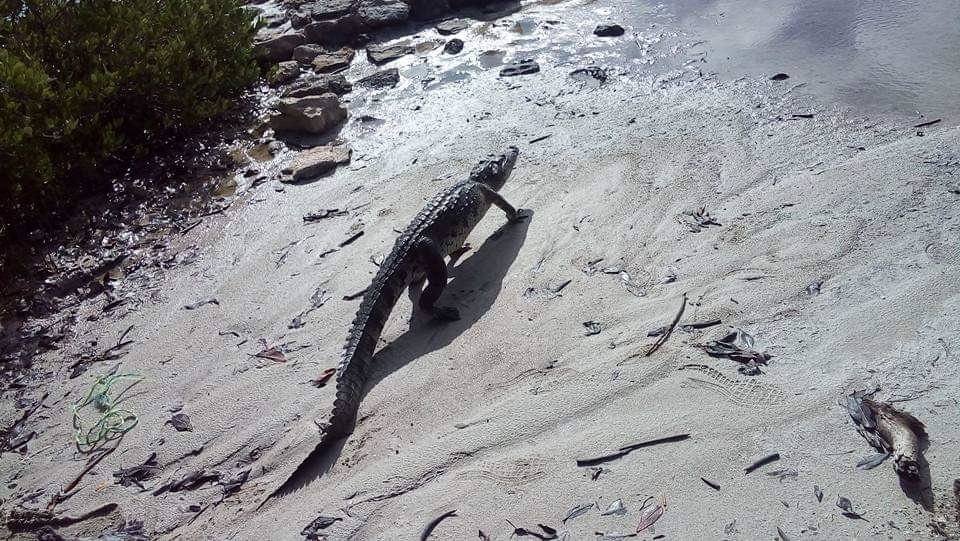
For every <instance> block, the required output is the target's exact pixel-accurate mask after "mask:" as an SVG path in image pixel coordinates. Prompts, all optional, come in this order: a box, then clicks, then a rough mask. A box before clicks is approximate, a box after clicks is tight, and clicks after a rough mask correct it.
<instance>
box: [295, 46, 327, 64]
mask: <svg viewBox="0 0 960 541" xmlns="http://www.w3.org/2000/svg"><path fill="white" fill-rule="evenodd" d="M325 52H327V50H326V49H324V48H323V46H321V45H317V44H315V43H307V44H306V45H300V46H299V47H297V48H296V49H294V50H293V59H294V60H296V61H297V62H299V63H301V64H303V65H310V62H313V59H314V58H316V57H317V56H318V55H320V54H322V53H325Z"/></svg>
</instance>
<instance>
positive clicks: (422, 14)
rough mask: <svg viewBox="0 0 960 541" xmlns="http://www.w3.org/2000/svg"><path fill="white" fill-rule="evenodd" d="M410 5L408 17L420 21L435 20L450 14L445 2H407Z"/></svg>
mask: <svg viewBox="0 0 960 541" xmlns="http://www.w3.org/2000/svg"><path fill="white" fill-rule="evenodd" d="M407 3H408V4H410V16H411V17H413V18H414V19H419V20H422V21H425V20H429V19H435V18H437V17H439V16H441V15H443V14H445V13H449V12H450V3H449V2H448V1H447V0H407Z"/></svg>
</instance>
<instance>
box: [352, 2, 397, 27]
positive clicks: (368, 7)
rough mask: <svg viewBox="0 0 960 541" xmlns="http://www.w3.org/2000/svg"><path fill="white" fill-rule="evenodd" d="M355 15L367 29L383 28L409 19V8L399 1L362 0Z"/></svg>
mask: <svg viewBox="0 0 960 541" xmlns="http://www.w3.org/2000/svg"><path fill="white" fill-rule="evenodd" d="M357 15H358V16H359V17H360V20H361V21H362V22H363V24H365V25H367V26H368V27H370V28H373V29H376V28H383V27H385V26H390V25H394V24H399V23H402V22H404V21H406V20H407V19H409V18H410V6H408V5H407V4H404V3H403V2H400V1H399V0H394V1H390V0H363V2H361V4H360V7H359V8H358V9H357Z"/></svg>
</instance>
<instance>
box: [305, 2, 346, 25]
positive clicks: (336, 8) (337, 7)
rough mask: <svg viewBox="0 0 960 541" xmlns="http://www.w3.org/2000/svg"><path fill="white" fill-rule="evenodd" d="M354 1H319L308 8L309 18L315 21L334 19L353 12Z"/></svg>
mask: <svg viewBox="0 0 960 541" xmlns="http://www.w3.org/2000/svg"><path fill="white" fill-rule="evenodd" d="M356 4H357V3H356V1H355V0H320V1H319V2H314V3H313V5H311V6H310V8H309V13H310V16H311V17H313V19H314V20H317V21H326V20H328V19H336V18H337V17H341V16H343V15H346V14H348V13H350V12H351V11H353V8H354V6H355V5H356Z"/></svg>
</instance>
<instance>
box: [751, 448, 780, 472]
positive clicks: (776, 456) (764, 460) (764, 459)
mask: <svg viewBox="0 0 960 541" xmlns="http://www.w3.org/2000/svg"><path fill="white" fill-rule="evenodd" d="M776 460H780V453H771V454H769V455H766V456H764V457H761V458H759V459H757V460H756V461H755V462H754V463H753V464H750V465H749V466H747V467H746V468H744V469H743V471H744V473H750V472H752V471H753V470H755V469H757V468H759V467H761V466H766V465H767V464H769V463H771V462H774V461H776Z"/></svg>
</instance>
